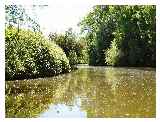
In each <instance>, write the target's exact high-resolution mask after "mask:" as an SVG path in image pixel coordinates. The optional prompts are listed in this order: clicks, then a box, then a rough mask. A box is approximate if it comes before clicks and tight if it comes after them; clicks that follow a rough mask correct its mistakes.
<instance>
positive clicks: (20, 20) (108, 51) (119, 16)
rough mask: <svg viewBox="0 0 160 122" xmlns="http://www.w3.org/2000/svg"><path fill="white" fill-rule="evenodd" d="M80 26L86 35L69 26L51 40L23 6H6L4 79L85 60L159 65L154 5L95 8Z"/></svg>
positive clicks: (51, 70) (41, 74) (60, 69)
mask: <svg viewBox="0 0 160 122" xmlns="http://www.w3.org/2000/svg"><path fill="white" fill-rule="evenodd" d="M79 26H80V27H81V30H82V33H83V32H85V34H82V35H76V34H75V33H74V32H73V31H72V29H71V28H70V29H68V30H67V31H66V32H65V33H64V34H57V33H54V32H53V33H50V34H49V36H48V37H49V39H47V38H45V37H44V36H43V33H42V32H41V29H40V25H39V24H38V23H37V22H36V21H35V20H34V19H33V18H31V17H29V16H28V15H27V13H26V12H25V9H23V7H22V6H17V5H9V6H6V33H5V44H6V47H5V56H6V57H5V58H6V61H5V62H6V70H5V73H6V80H13V79H23V78H32V77H45V76H53V75H57V74H60V73H65V72H70V71H71V70H72V69H74V65H76V64H81V63H82V64H83V63H84V64H86V63H88V64H89V65H111V66H152V67H155V66H156V7H155V6H152V5H148V6H117V5H114V6H111V5H98V6H94V7H93V10H92V11H91V12H90V13H89V14H88V15H86V16H85V17H84V19H83V20H82V21H81V22H80V23H79ZM27 27H28V28H27ZM24 28H26V29H24Z"/></svg>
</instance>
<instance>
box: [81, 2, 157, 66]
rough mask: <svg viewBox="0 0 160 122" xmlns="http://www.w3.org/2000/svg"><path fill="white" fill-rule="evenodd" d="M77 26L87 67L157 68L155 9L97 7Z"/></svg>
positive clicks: (142, 7)
mask: <svg viewBox="0 0 160 122" xmlns="http://www.w3.org/2000/svg"><path fill="white" fill-rule="evenodd" d="M79 25H80V27H81V29H82V32H87V34H86V40H87V44H88V47H89V48H88V53H89V64H90V65H112V66H153V67H155V66H156V6H154V5H147V6H137V5H135V6H126V5H125V6H121V5H98V6H94V7H93V10H92V11H91V12H90V13H89V14H88V15H87V16H85V17H84V19H83V20H82V21H81V22H80V24H79Z"/></svg>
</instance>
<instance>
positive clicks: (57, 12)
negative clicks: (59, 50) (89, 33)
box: [7, 0, 93, 35]
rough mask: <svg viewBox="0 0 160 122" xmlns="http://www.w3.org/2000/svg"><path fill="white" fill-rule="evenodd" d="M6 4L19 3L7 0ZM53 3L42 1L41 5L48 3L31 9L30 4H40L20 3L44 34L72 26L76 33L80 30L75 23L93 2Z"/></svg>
mask: <svg viewBox="0 0 160 122" xmlns="http://www.w3.org/2000/svg"><path fill="white" fill-rule="evenodd" d="M7 1H8V2H7V4H19V2H16V0H12V2H11V0H7ZM33 1H34V0H33ZM47 1H49V0H47ZM53 1H54V2H53V3H49V2H46V3H43V4H41V5H48V6H46V7H43V8H38V7H36V9H34V10H32V9H31V7H30V6H31V5H33V4H34V5H40V4H37V3H36V4H35V3H32V4H27V2H23V3H21V5H23V7H24V8H25V9H26V12H27V14H29V16H31V17H33V18H35V19H37V21H38V23H39V24H40V26H41V31H42V32H43V33H44V35H48V34H49V33H50V32H57V33H63V32H65V31H66V30H67V29H68V28H70V27H71V28H73V31H75V32H76V33H79V32H80V28H79V27H78V26H77V24H78V23H79V22H80V20H82V19H83V17H84V16H85V15H87V13H89V11H91V10H92V7H93V4H86V3H85V4H84V3H83V2H82V3H75V2H73V3H72V4H71V3H70V4H68V3H67V2H65V3H64V2H63V3H61V2H56V1H55V0H53Z"/></svg>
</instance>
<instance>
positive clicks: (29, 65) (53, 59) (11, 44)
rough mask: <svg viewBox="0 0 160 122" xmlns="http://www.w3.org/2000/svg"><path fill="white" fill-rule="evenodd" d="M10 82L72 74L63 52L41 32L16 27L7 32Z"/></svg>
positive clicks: (7, 71)
mask: <svg viewBox="0 0 160 122" xmlns="http://www.w3.org/2000/svg"><path fill="white" fill-rule="evenodd" d="M5 58H6V62H5V63H6V70H5V73H6V80H9V79H21V78H31V77H37V76H38V77H39V76H40V77H43V76H51V75H56V74H59V73H62V72H69V71H70V65H69V61H68V59H67V57H66V55H65V53H64V52H63V50H62V49H61V48H60V47H59V46H58V45H56V44H54V43H53V42H49V41H48V40H46V39H45V38H44V37H43V36H42V34H41V33H35V32H32V31H29V30H24V29H20V30H17V28H14V27H7V28H6V32H5Z"/></svg>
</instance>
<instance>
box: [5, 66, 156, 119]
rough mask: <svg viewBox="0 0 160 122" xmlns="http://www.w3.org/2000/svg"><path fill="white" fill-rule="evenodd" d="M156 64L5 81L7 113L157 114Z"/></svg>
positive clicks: (79, 114)
mask: <svg viewBox="0 0 160 122" xmlns="http://www.w3.org/2000/svg"><path fill="white" fill-rule="evenodd" d="M155 116H156V78H155V69H154V68H134V67H133V68H112V67H90V66H84V67H82V66H80V67H79V69H78V70H76V71H75V72H72V73H69V74H64V75H59V76H57V77H51V78H44V79H43V78H40V79H34V80H19V81H6V117H155Z"/></svg>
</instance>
